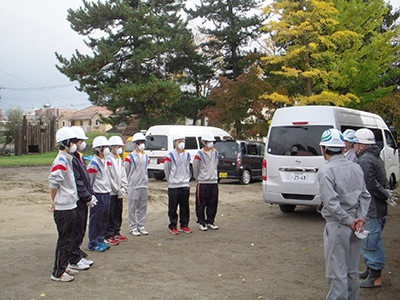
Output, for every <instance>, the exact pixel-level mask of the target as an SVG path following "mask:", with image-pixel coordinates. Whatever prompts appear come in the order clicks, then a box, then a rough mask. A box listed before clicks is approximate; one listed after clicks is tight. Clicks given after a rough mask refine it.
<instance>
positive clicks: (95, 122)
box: [94, 119, 100, 127]
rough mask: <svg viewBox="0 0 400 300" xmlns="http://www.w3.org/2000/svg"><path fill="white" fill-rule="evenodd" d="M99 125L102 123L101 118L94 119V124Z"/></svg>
mask: <svg viewBox="0 0 400 300" xmlns="http://www.w3.org/2000/svg"><path fill="white" fill-rule="evenodd" d="M99 125H100V120H99V119H96V120H95V121H94V126H96V127H99Z"/></svg>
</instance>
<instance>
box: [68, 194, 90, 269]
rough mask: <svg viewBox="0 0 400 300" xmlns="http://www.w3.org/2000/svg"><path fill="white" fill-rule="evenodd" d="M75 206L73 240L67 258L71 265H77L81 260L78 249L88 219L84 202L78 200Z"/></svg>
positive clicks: (80, 253)
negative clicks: (69, 254)
mask: <svg viewBox="0 0 400 300" xmlns="http://www.w3.org/2000/svg"><path fill="white" fill-rule="evenodd" d="M76 204H77V207H76V223H75V239H74V243H73V245H72V251H71V256H70V258H69V262H70V263H71V264H77V263H78V262H79V261H80V260H81V258H82V252H81V249H80V247H81V245H82V242H83V238H84V237H85V233H86V228H87V219H88V207H87V206H86V202H85V201H82V200H78V202H77V203H76Z"/></svg>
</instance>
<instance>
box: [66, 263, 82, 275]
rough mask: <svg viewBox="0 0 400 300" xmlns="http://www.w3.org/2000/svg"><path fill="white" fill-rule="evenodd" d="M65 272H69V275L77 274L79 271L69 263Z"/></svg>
mask: <svg viewBox="0 0 400 300" xmlns="http://www.w3.org/2000/svg"><path fill="white" fill-rule="evenodd" d="M65 273H67V274H68V275H77V274H79V271H78V270H74V269H71V268H70V267H69V264H68V266H67V267H66V268H65Z"/></svg>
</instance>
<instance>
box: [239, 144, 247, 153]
mask: <svg viewBox="0 0 400 300" xmlns="http://www.w3.org/2000/svg"><path fill="white" fill-rule="evenodd" d="M240 148H241V150H242V154H243V155H246V154H247V150H246V144H245V143H241V144H240Z"/></svg>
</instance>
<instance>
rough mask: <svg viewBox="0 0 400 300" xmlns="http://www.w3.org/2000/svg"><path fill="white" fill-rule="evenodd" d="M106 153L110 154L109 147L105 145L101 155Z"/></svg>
mask: <svg viewBox="0 0 400 300" xmlns="http://www.w3.org/2000/svg"><path fill="white" fill-rule="evenodd" d="M108 154H110V148H108V147H107V148H105V149H104V150H103V155H104V156H105V157H107V155H108Z"/></svg>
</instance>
